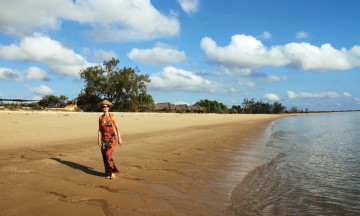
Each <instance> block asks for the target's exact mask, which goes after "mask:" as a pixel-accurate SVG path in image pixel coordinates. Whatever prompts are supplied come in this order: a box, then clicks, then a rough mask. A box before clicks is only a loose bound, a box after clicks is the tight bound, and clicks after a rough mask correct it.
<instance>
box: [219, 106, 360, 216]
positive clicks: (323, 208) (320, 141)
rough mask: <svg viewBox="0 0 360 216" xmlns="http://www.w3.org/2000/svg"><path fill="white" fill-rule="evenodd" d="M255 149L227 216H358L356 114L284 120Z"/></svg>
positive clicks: (359, 129)
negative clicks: (251, 166) (256, 162)
mask: <svg viewBox="0 0 360 216" xmlns="http://www.w3.org/2000/svg"><path fill="white" fill-rule="evenodd" d="M258 145H259V146H257V147H256V148H254V149H253V150H252V151H251V152H249V154H248V155H247V158H246V157H243V158H242V160H246V161H250V162H249V163H247V164H246V163H242V164H245V165H244V166H249V165H251V164H252V165H254V168H253V169H252V170H249V171H248V172H247V174H246V175H245V176H244V177H243V178H242V179H241V181H240V182H239V183H238V184H237V185H236V187H235V188H234V189H233V190H232V191H231V192H230V194H229V200H230V203H231V205H230V206H229V207H228V208H227V209H226V211H225V215H360V113H359V112H349V113H330V114H309V115H304V116H294V117H286V118H283V119H280V120H277V121H274V122H273V123H272V124H271V125H270V126H269V128H268V130H267V132H266V134H265V138H264V139H263V141H262V142H259V144H258ZM255 161H258V163H259V161H260V164H255V163H254V162H255Z"/></svg>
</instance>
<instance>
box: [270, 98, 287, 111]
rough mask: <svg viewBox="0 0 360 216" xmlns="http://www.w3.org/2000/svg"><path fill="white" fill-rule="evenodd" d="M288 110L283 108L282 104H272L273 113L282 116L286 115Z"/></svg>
mask: <svg viewBox="0 0 360 216" xmlns="http://www.w3.org/2000/svg"><path fill="white" fill-rule="evenodd" d="M285 110H286V108H285V106H283V105H282V104H281V103H280V102H277V101H275V102H274V103H273V104H272V113H276V114H280V113H284V112H285Z"/></svg>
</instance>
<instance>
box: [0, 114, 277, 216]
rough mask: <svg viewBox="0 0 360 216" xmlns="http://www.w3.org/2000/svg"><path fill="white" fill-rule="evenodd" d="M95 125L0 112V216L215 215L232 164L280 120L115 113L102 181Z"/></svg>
mask: <svg viewBox="0 0 360 216" xmlns="http://www.w3.org/2000/svg"><path fill="white" fill-rule="evenodd" d="M100 115H101V113H75V112H29V111H27V112H25V111H0V119H1V121H0V122H1V123H0V131H1V133H0V158H1V163H0V215H51V216H56V215H88V216H89V215H222V214H223V211H224V209H225V208H226V207H227V205H228V200H227V195H228V193H229V191H230V190H231V189H232V187H234V186H235V185H234V184H235V182H236V181H238V180H239V179H231V177H230V176H229V173H230V171H231V172H234V170H236V167H234V165H233V164H232V159H233V158H234V157H236V156H237V155H238V154H239V152H243V151H246V150H247V149H249V148H250V147H251V144H252V143H253V142H254V140H256V139H258V137H260V136H261V134H262V133H263V131H264V129H265V128H266V127H267V125H268V123H269V122H270V121H272V120H274V119H277V118H280V117H283V116H284V115H216V114H174V113H173V114H169V113H168V114H165V113H164V114H159V113H115V115H116V117H117V119H118V122H119V126H120V131H121V133H122V138H123V141H124V143H123V145H122V146H119V145H118V146H117V148H116V149H115V152H114V155H113V157H114V160H115V163H116V165H117V167H118V168H120V170H121V172H120V174H118V175H117V178H116V179H115V180H107V179H105V178H104V175H103V164H102V158H101V154H100V149H99V147H98V146H97V141H96V140H97V129H98V128H97V127H98V124H97V119H98V116H100Z"/></svg>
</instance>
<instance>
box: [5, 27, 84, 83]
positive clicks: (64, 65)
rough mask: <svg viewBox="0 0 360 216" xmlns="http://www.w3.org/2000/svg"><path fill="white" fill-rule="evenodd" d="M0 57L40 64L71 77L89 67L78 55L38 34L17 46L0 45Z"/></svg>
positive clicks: (26, 38) (23, 40)
mask: <svg viewBox="0 0 360 216" xmlns="http://www.w3.org/2000/svg"><path fill="white" fill-rule="evenodd" d="M0 57H1V58H4V59H7V60H13V61H26V62H35V63H40V64H43V65H46V66H48V67H49V69H50V70H51V71H52V72H54V73H57V74H62V75H70V76H73V77H78V76H79V72H80V70H81V69H82V68H84V67H87V66H90V65H91V64H90V63H88V62H87V61H86V59H85V58H84V57H82V56H81V55H80V54H77V53H75V52H74V51H73V50H71V49H69V48H66V47H64V46H63V45H62V44H61V43H60V42H58V41H56V40H53V39H51V38H49V37H48V36H45V35H42V34H39V33H35V34H34V35H32V36H27V37H24V38H23V39H22V40H21V41H20V43H19V44H10V45H1V44H0Z"/></svg>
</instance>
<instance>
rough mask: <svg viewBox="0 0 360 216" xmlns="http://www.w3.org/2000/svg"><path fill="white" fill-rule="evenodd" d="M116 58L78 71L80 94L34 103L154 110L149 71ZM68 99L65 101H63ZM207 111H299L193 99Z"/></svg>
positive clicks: (258, 103) (249, 101)
mask: <svg viewBox="0 0 360 216" xmlns="http://www.w3.org/2000/svg"><path fill="white" fill-rule="evenodd" d="M119 62H120V61H119V60H118V59H115V58H112V59H110V60H108V61H104V63H103V64H102V65H96V66H90V67H87V68H85V69H83V70H81V71H80V77H81V79H83V80H84V83H85V88H84V89H83V90H82V91H81V93H80V94H79V96H78V97H77V98H76V99H74V100H72V101H70V102H69V101H68V98H66V97H65V96H60V97H56V96H54V95H47V96H45V97H43V99H42V100H40V101H39V102H38V103H36V104H37V106H40V107H50V108H52V107H58V106H63V105H64V104H66V103H67V104H70V103H72V104H76V105H77V106H78V107H79V108H80V109H81V110H83V111H88V112H92V111H98V108H97V103H98V102H100V101H101V100H103V99H106V100H109V101H111V102H112V103H113V104H114V107H113V110H114V111H130V112H139V111H154V109H155V106H156V105H155V102H154V100H153V98H152V96H151V95H149V94H148V93H147V87H146V84H147V83H149V82H150V81H151V80H150V78H149V76H148V75H144V74H140V73H139V70H138V69H137V68H128V67H123V68H118V67H117V65H118V64H119ZM66 101H68V102H66ZM196 104H198V105H200V106H201V107H203V108H204V110H205V112H206V113H244V114H275V113H285V112H301V111H300V110H298V109H296V108H294V107H293V108H292V109H290V110H287V109H286V107H285V106H284V105H282V104H281V103H280V102H274V103H268V102H263V101H256V100H255V99H247V98H245V99H244V100H243V102H242V104H240V105H233V106H232V107H231V108H228V107H227V106H226V105H224V104H223V103H220V102H218V101H216V100H213V101H212V100H208V99H202V100H199V101H198V102H196Z"/></svg>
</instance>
